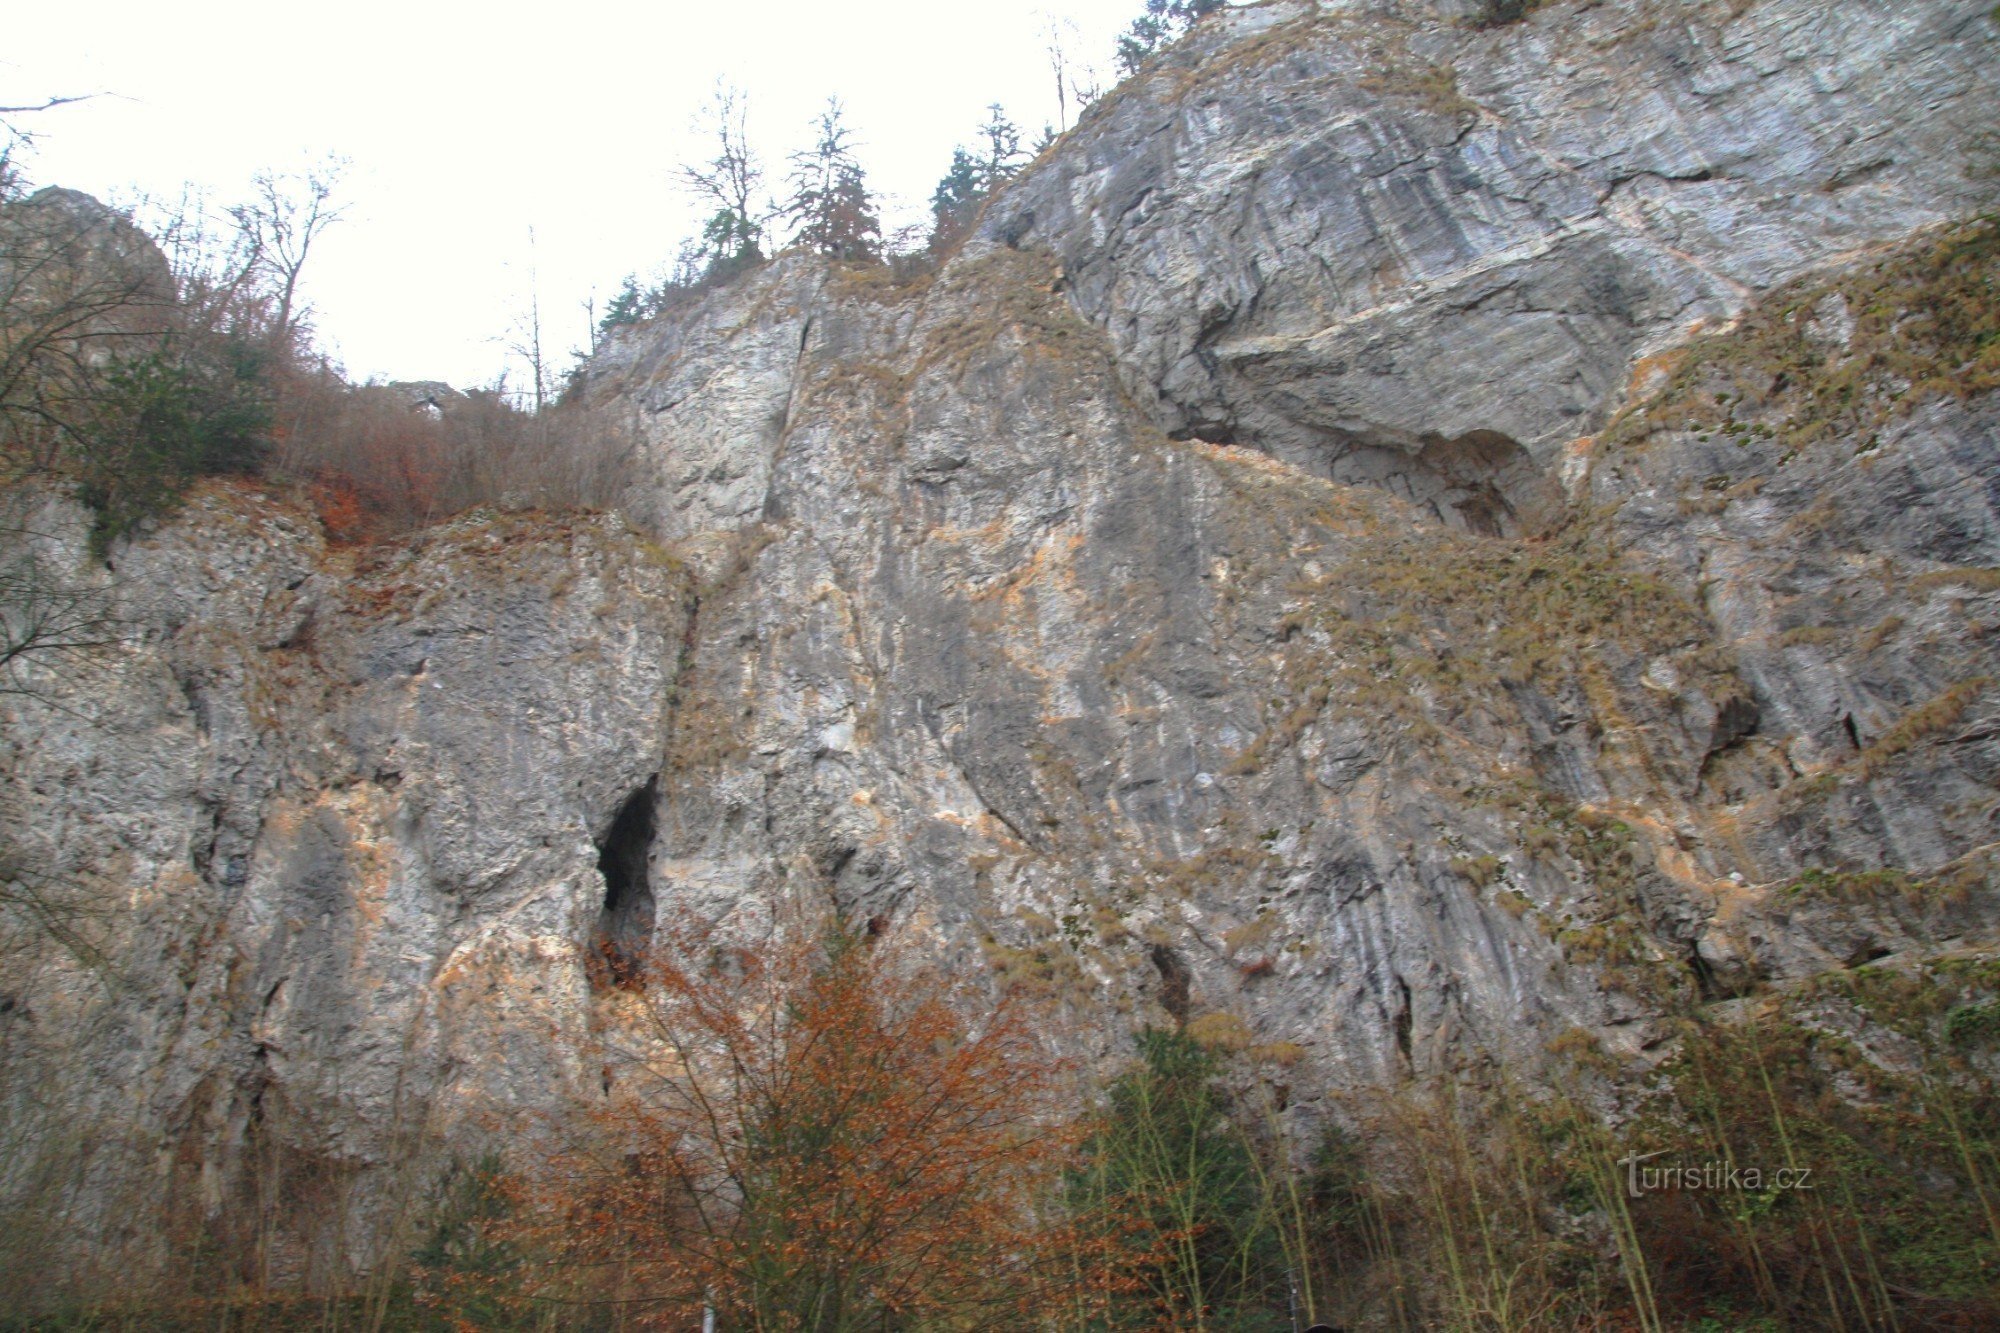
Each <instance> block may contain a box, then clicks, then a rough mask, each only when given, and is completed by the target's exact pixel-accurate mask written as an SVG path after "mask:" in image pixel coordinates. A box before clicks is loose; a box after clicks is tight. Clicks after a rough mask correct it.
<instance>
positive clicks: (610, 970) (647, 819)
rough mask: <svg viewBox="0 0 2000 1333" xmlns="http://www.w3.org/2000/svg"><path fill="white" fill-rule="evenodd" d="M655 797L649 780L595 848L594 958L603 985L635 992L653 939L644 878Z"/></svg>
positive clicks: (656, 784)
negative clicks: (599, 895)
mask: <svg viewBox="0 0 2000 1333" xmlns="http://www.w3.org/2000/svg"><path fill="white" fill-rule="evenodd" d="M659 791H660V778H659V775H658V774H654V775H653V776H652V777H651V778H648V779H647V780H646V785H645V786H643V787H641V788H639V790H637V791H635V792H633V793H632V794H631V795H630V796H629V797H627V798H626V799H625V804H623V805H621V806H619V807H618V813H617V815H616V816H614V817H613V819H612V821H611V827H610V828H609V829H608V830H606V832H605V834H604V838H603V840H602V841H600V842H599V843H598V844H597V873H598V874H600V875H602V876H603V877H604V910H603V911H602V912H601V913H599V915H598V919H597V940H596V949H595V953H596V954H597V955H598V956H599V957H600V958H601V959H602V962H603V965H604V970H605V972H606V974H607V975H606V979H607V980H608V981H610V982H612V983H614V984H617V985H623V986H636V985H640V984H642V982H643V980H644V977H643V974H644V969H645V961H646V949H647V946H648V945H649V944H650V943H651V942H652V938H653V885H652V880H651V878H650V876H649V875H648V873H647V862H648V861H649V860H650V859H651V857H652V851H653V835H654V833H655V832H656V831H657V824H656V820H655V817H654V812H653V807H654V805H655V804H656V802H657V798H658V796H659Z"/></svg>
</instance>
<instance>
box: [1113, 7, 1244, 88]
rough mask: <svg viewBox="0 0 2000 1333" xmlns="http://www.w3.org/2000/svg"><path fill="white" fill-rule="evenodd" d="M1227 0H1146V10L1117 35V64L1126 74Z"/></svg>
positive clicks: (1135, 69) (1135, 72)
mask: <svg viewBox="0 0 2000 1333" xmlns="http://www.w3.org/2000/svg"><path fill="white" fill-rule="evenodd" d="M1227 4H1228V0H1146V12H1145V13H1143V14H1141V15H1140V16H1139V17H1138V18H1135V19H1133V20H1132V26H1131V27H1129V28H1127V29H1126V30H1125V32H1124V35H1122V36H1121V37H1119V39H1118V64H1119V66H1120V67H1121V68H1122V69H1123V70H1124V71H1125V72H1126V73H1127V74H1137V73H1138V72H1139V66H1141V65H1143V64H1145V63H1146V61H1147V59H1148V58H1149V57H1151V56H1152V55H1154V54H1155V53H1156V52H1159V51H1161V50H1163V49H1164V48H1166V47H1169V46H1172V45H1173V44H1174V43H1175V42H1177V41H1179V40H1180V39H1181V38H1182V37H1183V36H1185V35H1186V33H1187V30H1188V29H1189V28H1192V27H1193V26H1194V25H1195V23H1196V21H1197V20H1199V19H1202V18H1205V17H1206V16H1208V15H1210V14H1213V13H1214V12H1215V11H1216V10H1218V9H1223V8H1225V7H1226V6H1227Z"/></svg>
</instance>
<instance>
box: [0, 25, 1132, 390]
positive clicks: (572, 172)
mask: <svg viewBox="0 0 2000 1333" xmlns="http://www.w3.org/2000/svg"><path fill="white" fill-rule="evenodd" d="M1141 8H1142V3H1141V0H848V2H847V3H830V2H829V0H758V3H743V2H742V0H714V2H712V3H702V4H694V3H686V2H685V0H655V3H651V4H609V3H600V2H599V0H570V2H569V3H561V4H542V5H519V4H510V3H503V2H496V3H485V4H477V5H471V4H464V5H461V4H440V3H428V2H427V0H405V3H401V4H385V3H377V2H375V0H364V2H362V3H351V4H346V5H340V6H332V5H328V6H319V5H313V6H307V5H297V4H281V3H280V4H274V3H271V0H258V2H257V3H222V2H220V0H187V2H185V3H172V4H169V3H161V2H160V0H147V2H145V3H134V2H133V0H94V2H93V3H89V4H69V5H62V4H41V5H24V6H21V7H20V8H19V9H18V10H17V11H16V12H13V13H11V14H10V15H9V16H8V18H7V19H6V22H5V27H6V40H5V44H4V46H0V105H19V104H24V103H30V102H35V101H39V100H40V99H42V98H44V97H47V96H54V95H68V94H77V93H97V94H101V95H100V96H97V97H95V98H93V99H92V100H90V101H88V102H86V103H83V104H81V105H74V106H68V107H63V108H60V109H58V110H55V111H51V112H48V113H45V114H42V115H40V116H36V117H34V118H32V119H30V120H25V121H23V122H22V123H23V125H24V127H27V128H31V129H33V130H34V131H35V132H36V134H37V142H36V143H35V145H34V147H33V149H32V151H31V153H30V155H29V156H28V157H27V159H26V161H25V163H24V165H25V167H26V169H27V174H28V176H29V178H30V179H31V180H32V181H33V182H34V183H36V184H38V185H66V186H70V187H72V188H76V189H81V190H87V191H89V192H91V193H93V194H96V195H99V196H100V197H104V198H107V199H111V200H114V201H118V202H125V203H129V202H131V201H132V200H134V199H135V198H136V197H138V196H139V195H141V194H146V195H152V196H159V197H164V196H176V195H178V194H179V193H180V192H181V189H182V187H183V186H184V185H186V184H190V183H191V184H193V185H195V186H198V187H200V188H202V189H204V190H205V191H206V192H207V193H208V194H209V196H210V197H211V198H212V199H213V200H214V202H215V203H216V204H217V205H221V204H225V203H227V202H229V201H230V200H231V199H232V198H235V197H238V196H240V195H242V194H243V193H244V191H245V188H246V186H247V183H248V181H249V179H250V177H251V175H252V174H253V173H254V172H256V171H257V170H259V169H260V168H269V169H273V170H287V169H297V168H299V167H302V166H303V165H305V164H306V163H308V162H310V161H312V160H314V159H316V158H319V157H321V156H323V155H325V154H328V153H338V154H341V155H343V156H345V157H347V158H349V159H351V160H352V166H351V167H350V169H349V173H348V176H347V180H346V184H345V186H344V189H343V195H344V196H345V198H346V200H347V203H348V212H347V216H346V218H345V219H344V220H343V221H342V222H341V224H340V225H339V226H338V227H337V228H336V229H334V230H333V231H330V232H328V233H327V236H326V240H325V243H324V250H323V251H321V252H317V253H316V254H315V255H314V258H313V261H312V264H311V267H310V268H309V269H308V271H307V273H306V278H305V287H306V294H307V296H308V299H309V300H310V301H311V303H312V306H313V308H314V310H315V312H316V320H317V326H318V328H319V330H320V333H321V336H322V341H323V342H324V343H325V344H327V345H329V346H330V348H331V349H332V350H333V352H334V353H335V355H336V356H337V358H338V359H339V360H340V361H341V362H342V363H343V364H344V365H345V366H346V368H347V370H348V372H349V374H350V375H352V376H354V377H355V378H357V379H360V378H366V377H377V378H382V379H442V380H449V381H451V382H453V383H456V384H460V385H470V384H479V383H489V382H491V380H492V379H493V377H494V375H495V374H496V373H497V372H498V371H499V369H500V368H501V367H502V365H503V364H504V363H505V361H506V359H507V354H506V352H505V343H506V342H507V340H508V330H509V326H510V325H511V324H513V323H515V322H516V321H517V320H518V319H519V317H520V312H521V311H522V310H524V309H525V307H526V305H527V295H528V292H529V289H530V281H529V271H530V250H529V241H528V237H529V229H530V227H532V228H533V229H534V233H535V237H536V242H535V247H534V259H533V266H534V268H535V269H536V271H537V272H538V275H539V282H538V284H537V285H538V286H539V289H540V292H541V302H542V311H543V324H544V332H545V338H547V339H548V340H549V341H551V342H553V343H555V344H556V345H558V346H561V347H571V346H576V345H580V344H581V343H582V342H583V341H584V338H585V330H586V318H585V315H584V312H583V307H582V302H583V300H584V299H585V298H586V297H587V296H589V295H590V294H591V293H592V291H593V290H594V291H595V293H596V295H597V298H598V300H599V302H600V303H601V302H602V301H604V300H605V299H607V298H608V297H609V296H610V294H611V293H612V291H614V290H615V288H616V286H617V284H618V281H619V279H620V278H621V277H622V276H623V275H624V274H625V273H627V272H632V271H637V272H638V273H640V274H641V275H642V276H644V275H649V274H657V273H659V272H661V271H664V268H665V266H666V265H667V264H668V262H669V261H670V260H671V258H672V256H673V253H674V251H675V249H676V246H677V244H678V242H679V241H680V239H681V238H682V237H684V236H686V235H687V234H689V233H690V232H691V231H692V230H693V229H694V221H693V218H694V213H693V209H692V206H691V203H690V201H689V200H688V199H687V198H686V197H685V195H683V194H682V193H680V192H679V191H678V190H677V189H675V187H674V185H673V182H672V172H673V168H674V167H675V165H676V164H678V163H680V162H682V161H686V160H691V159H695V158H699V157H700V156H701V155H702V150H703V147H704V144H703V143H702V142H700V141H698V140H697V139H696V138H695V137H694V135H693V133H692V130H691V121H692V119H693V117H694V115H695V113H696V112H697V110H698V109H699V107H700V106H701V104H702V103H703V102H705V101H706V100H707V98H708V96H709V94H710V92H711V90H712V89H713V88H714V86H715V82H716V80H717V79H718V78H721V79H725V80H728V81H730V82H732V83H734V84H736V85H737V86H739V87H741V88H743V89H745V90H746V91H747V92H748V93H749V97H750V132H751V137H752V140H753V142H754V143H755V144H756V146H757V147H758V148H759V149H760V150H761V152H762V153H763V155H764V157H765V159H766V162H767V165H772V166H779V167H781V166H782V158H783V156H784V154H785V153H787V152H789V151H790V150H792V149H794V148H797V147H800V146H802V145H803V143H804V141H805V139H806V136H807V132H808V131H807V122H808V120H809V119H810V118H811V117H812V116H813V115H814V114H815V113H816V112H817V110H818V109H819V108H820V107H821V106H822V105H823V104H824V102H825V100H826V98H827V97H828V96H829V95H838V96H839V97H840V98H841V99H842V101H843V102H844V103H845V104H846V107H847V113H848V121H849V123H850V124H851V125H852V127H853V128H854V130H855V133H856V137H857V139H858V141H859V144H860V150H861V159H862V162H863V165H864V166H865V167H866V168H867V169H868V171H869V174H870V178H871V183H872V184H873V185H874V187H875V188H876V189H877V191H878V192H880V193H881V194H882V195H884V196H885V197H886V202H887V203H888V205H889V210H888V211H889V214H890V217H889V218H886V219H885V221H890V220H894V221H904V222H908V221H915V220H917V219H918V218H919V217H920V216H921V215H922V214H923V212H924V207H925V201H926V200H927V199H928V197H929V194H930V191H931V189H932V188H933V187H934V186H935V185H936V183H937V179H938V177H939V176H940V175H942V174H943V172H944V169H945V167H946V166H947V165H948V163H949V159H950V156H951V149H952V146H953V144H954V143H968V144H969V143H970V142H971V139H972V136H973V131H974V128H975V126H977V124H978V123H979V122H980V121H981V120H982V119H984V115H985V110H984V109H985V107H986V105H987V104H988V103H990V102H994V101H998V102H1000V103H1002V104H1003V105H1005V106H1006V108H1007V110H1008V112H1009V114H1010V115H1011V116H1012V118H1013V119H1014V120H1015V121H1016V122H1017V123H1018V124H1020V125H1021V126H1022V128H1023V131H1024V140H1032V138H1033V137H1034V135H1035V133H1036V132H1037V131H1039V129H1040V127H1041V125H1042V124H1043V122H1045V121H1047V122H1051V123H1053V122H1054V121H1055V120H1056V114H1057V113H1056V101H1055V91H1054V81H1053V77H1052V75H1051V74H1050V71H1049V63H1048V57H1047V55H1046V52H1045V46H1046V39H1045V35H1044V34H1045V30H1046V29H1047V27H1048V24H1049V21H1050V18H1051V15H1052V14H1053V16H1054V17H1055V18H1057V19H1058V20H1062V21H1066V22H1067V23H1068V25H1070V30H1069V31H1068V33H1067V34H1066V39H1065V40H1066V44H1067V45H1068V46H1070V47H1071V48H1072V50H1073V52H1074V55H1075V57H1080V58H1084V59H1087V60H1089V61H1090V62H1093V63H1095V64H1096V65H1097V66H1099V68H1100V69H1101V70H1103V71H1105V72H1106V73H1105V78H1106V81H1107V82H1108V81H1109V73H1108V71H1109V68H1110V66H1111V63H1112V61H1111V50H1112V46H1113V44H1114V41H1115V38H1116V34H1117V33H1118V32H1119V31H1120V30H1121V29H1122V28H1123V27H1124V26H1125V24H1126V23H1127V22H1129V21H1130V20H1131V18H1132V17H1133V16H1134V15H1135V14H1136V13H1138V12H1139V11H1140V9H1141ZM774 174H779V173H776V172H774Z"/></svg>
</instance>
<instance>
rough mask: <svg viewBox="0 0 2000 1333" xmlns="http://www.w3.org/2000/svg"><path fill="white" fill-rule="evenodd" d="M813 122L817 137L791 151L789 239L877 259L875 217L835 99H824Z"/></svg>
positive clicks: (851, 257) (853, 257)
mask: <svg viewBox="0 0 2000 1333" xmlns="http://www.w3.org/2000/svg"><path fill="white" fill-rule="evenodd" d="M813 127H814V131H815V133H817V135H818V136H819V137H818V139H817V140H816V141H815V142H814V144H813V146H812V147H811V148H810V149H807V150H805V151H804V152H799V153H794V154H793V155H792V176H791V183H792V194H791V198H790V199H789V200H787V201H786V204H785V208H784V212H785V215H786V216H787V217H789V218H790V219H791V220H792V223H793V225H794V227H795V228H796V230H795V231H794V232H793V234H792V241H793V243H794V244H797V245H803V246H805V247H807V248H808V249H811V250H815V251H817V252H819V253H820V254H823V255H826V256H828V257H829V258H832V259H841V260H846V261H849V262H854V261H859V260H874V259H880V258H881V257H882V223H881V219H880V218H878V217H877V216H876V213H875V201H874V200H873V199H872V198H870V197H869V194H868V183H867V177H866V176H865V174H864V173H863V172H862V170H861V164H860V163H859V162H857V161H856V160H855V158H854V150H853V147H852V145H851V144H850V142H849V135H848V131H847V127H846V126H845V125H843V124H841V106H840V102H839V100H838V99H829V100H828V102H827V104H826V110H825V111H823V112H821V113H820V115H819V118H818V119H817V120H815V121H814V123H813Z"/></svg>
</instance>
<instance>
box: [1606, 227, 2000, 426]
mask: <svg viewBox="0 0 2000 1333" xmlns="http://www.w3.org/2000/svg"><path fill="white" fill-rule="evenodd" d="M1848 321H1851V322H1852V331H1851V333H1846V336H1844V337H1843V336H1842V334H1843V333H1844V332H1845V326H1846V323H1847V322H1848ZM1995 388H2000V219H1995V218H1991V217H1988V218H1981V219H1978V220H1976V221H1973V222H1968V223H1963V224H1960V225H1957V226H1953V227H1950V228H1946V229H1944V230H1942V231H1939V232H1934V233H1932V234H1930V235H1928V236H1925V237H1922V238H1920V239H1919V240H1917V241H1915V242H1913V243H1911V244H1908V245H1905V246H1902V247H1899V248H1898V249H1896V250H1893V251H1891V252H1889V253H1886V254H1884V255H1883V256H1882V257H1881V258H1880V259H1878V260H1876V261H1875V262H1874V263H1873V264H1869V265H1864V266H1862V267H1860V268H1857V269H1854V270H1851V271H1848V272H1845V273H1842V274H1841V275H1839V276H1837V277H1834V278H1804V279H1801V280H1799V281H1797V282H1794V283H1791V284H1790V285H1788V286H1785V287H1782V288H1779V289H1778V290H1777V291H1775V292H1773V293H1772V294H1771V295H1769V296H1767V297H1765V298H1764V299H1763V300H1762V301H1761V302H1759V303H1758V305H1757V306H1756V307H1755V308H1753V309H1752V310H1750V311H1748V312H1746V313H1745V314H1744V316H1743V317H1742V319H1741V320H1740V321H1739V323H1738V324H1737V326H1736V327H1735V328H1733V329H1730V330H1728V331H1726V332H1722V333H1718V334H1715V335H1713V336H1711V337H1707V338H1703V339H1700V340H1698V341H1697V342H1695V343H1694V344H1693V345H1692V346H1691V347H1690V348H1688V349H1687V351H1686V353H1685V355H1684V356H1683V357H1682V358H1681V359H1680V361H1679V364H1678V366H1677V367H1676V369H1675V370H1674V372H1673V374H1672V376H1671V377H1670V378H1669V380H1668V382H1667V384H1666V386H1665V387H1664V388H1663V389H1662V391H1661V392H1660V393H1659V394H1658V395H1657V396H1655V397H1654V398H1652V399H1651V400H1649V401H1647V402H1645V403H1643V404H1640V405H1639V406H1637V407H1636V408H1634V409H1633V410H1632V411H1631V412H1629V413H1628V414H1627V415H1626V416H1624V417H1623V418H1622V419H1621V420H1620V421H1619V422H1618V423H1617V425H1615V426H1614V427H1613V428H1612V430H1611V431H1609V432H1608V433H1607V436H1606V438H1607V441H1608V442H1611V443H1626V444H1637V443H1639V442H1642V441H1643V440H1644V439H1645V438H1646V437H1647V436H1649V435H1652V434H1653V433H1655V432H1658V431H1666V430H1677V431H1696V432H1700V433H1701V434H1703V435H1704V436H1711V435H1719V436H1721V437H1722V438H1724V439H1727V440H1734V441H1736V442H1738V443H1748V442H1749V441H1751V440H1768V441H1771V442H1773V443H1775V444H1777V445H1778V446H1780V447H1781V448H1783V449H1784V450H1785V451H1787V452H1788V453H1791V452H1797V451H1798V450H1801V449H1807V448H1813V447H1817V446H1824V445H1827V444H1829V443H1832V442H1835V441H1847V440H1851V441H1855V442H1857V443H1859V444H1860V445H1861V447H1862V448H1864V449H1865V448H1867V447H1869V446H1870V445H1871V444H1872V443H1873V442H1874V441H1875V440H1876V439H1877V438H1878V437H1879V433H1880V431H1881V429H1882V428H1883V427H1884V426H1885V425H1887V424H1888V423H1889V422H1891V421H1893V420H1894V419H1895V418H1897V417H1899V416H1901V415H1904V414H1906V413H1908V412H1910V411H1911V410H1912V409H1913V408H1915V407H1916V406H1917V405H1918V404H1920V403H1922V402H1924V401H1926V400H1928V399H1932V398H1938V397H1953V398H1959V399H1964V398H1969V397H1971V396H1973V395H1975V394H1979V393H1986V392H1990V391H1991V390H1993V389H1995Z"/></svg>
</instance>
